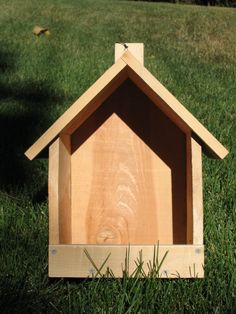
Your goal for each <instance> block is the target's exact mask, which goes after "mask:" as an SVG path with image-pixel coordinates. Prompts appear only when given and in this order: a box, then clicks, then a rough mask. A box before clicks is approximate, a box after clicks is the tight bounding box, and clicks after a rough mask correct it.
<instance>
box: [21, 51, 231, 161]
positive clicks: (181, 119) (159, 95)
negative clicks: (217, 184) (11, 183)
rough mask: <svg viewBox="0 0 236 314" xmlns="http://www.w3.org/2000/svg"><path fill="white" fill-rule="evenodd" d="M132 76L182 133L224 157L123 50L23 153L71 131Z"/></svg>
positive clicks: (30, 154) (205, 132)
mask: <svg viewBox="0 0 236 314" xmlns="http://www.w3.org/2000/svg"><path fill="white" fill-rule="evenodd" d="M128 78H129V79H131V80H132V81H133V82H134V83H135V84H136V85H137V86H138V87H139V88H140V89H141V90H142V91H143V93H144V94H146V95H147V96H148V97H149V98H150V99H151V100H152V101H153V102H154V104H156V105H157V106H158V107H159V108H160V109H161V110H162V111H163V112H164V113H165V114H166V115H167V116H168V117H169V118H170V119H171V120H172V121H174V123H175V124H176V125H178V126H179V127H180V128H181V129H182V130H183V131H184V132H185V133H190V132H193V134H195V135H196V137H197V139H198V140H199V141H200V144H201V145H202V146H204V147H205V149H206V151H207V152H208V153H210V155H211V156H212V157H214V158H221V159H223V158H224V157H225V156H226V155H227V154H228V151H227V149H226V148H225V147H224V146H223V145H222V144H221V143H220V142H219V141H218V140H217V139H216V138H215V137H214V136H213V135H212V134H211V133H210V132H209V131H208V130H207V129H206V128H205V127H204V126H203V125H202V124H201V123H200V122H199V121H198V120H197V119H196V118H195V117H194V116H193V115H192V114H191V113H190V112H189V111H188V110H187V109H186V108H185V107H184V106H183V105H182V104H181V103H180V102H179V101H178V100H177V99H176V98H175V97H174V96H173V95H172V94H171V93H170V92H169V91H168V90H167V89H166V88H165V87H164V86H163V85H162V84H161V83H160V82H159V81H158V80H157V79H156V78H155V77H154V76H153V75H152V74H151V73H150V72H149V71H148V70H147V69H146V68H145V67H144V66H143V65H142V64H141V63H139V61H138V60H137V59H136V58H135V57H134V56H133V55H132V54H131V53H130V52H129V51H128V50H126V51H125V53H124V54H123V56H122V57H121V58H120V59H118V60H117V62H115V63H114V64H113V65H112V66H111V67H110V68H109V69H108V70H107V71H106V72H105V73H104V74H103V75H102V76H101V77H100V78H99V79H98V80H97V81H96V82H95V83H94V84H93V85H92V86H91V87H90V88H89V89H88V90H87V91H86V92H85V93H84V94H83V95H82V96H81V97H80V98H79V99H78V100H76V101H75V103H74V104H73V105H72V106H71V107H69V109H68V110H67V111H65V112H64V114H62V115H61V116H60V117H59V118H58V119H57V120H56V122H54V123H53V124H52V126H51V127H50V128H49V129H48V130H47V131H46V132H45V133H44V134H43V135H42V136H41V137H40V138H39V139H38V140H37V141H36V142H35V143H34V144H33V145H32V146H31V147H30V148H29V149H28V150H27V151H26V152H25V155H26V156H27V157H28V158H29V159H30V160H32V159H34V158H35V157H36V156H37V155H38V154H39V153H40V152H41V151H42V150H43V149H44V148H45V147H46V146H48V145H49V144H50V143H51V142H52V141H53V140H54V139H55V138H56V137H57V136H59V134H60V133H61V132H66V133H67V134H68V133H69V134H72V133H73V132H74V131H75V129H76V128H78V127H79V126H80V125H81V124H82V123H83V122H84V121H85V120H86V119H87V118H88V117H89V116H90V115H91V114H92V113H93V112H94V111H95V110H96V109H97V108H98V107H99V106H100V105H101V104H102V103H103V102H104V100H105V99H107V98H108V97H109V96H110V95H111V94H112V93H113V92H114V90H115V89H117V87H119V86H120V85H121V84H122V83H123V82H124V81H125V80H126V79H128Z"/></svg>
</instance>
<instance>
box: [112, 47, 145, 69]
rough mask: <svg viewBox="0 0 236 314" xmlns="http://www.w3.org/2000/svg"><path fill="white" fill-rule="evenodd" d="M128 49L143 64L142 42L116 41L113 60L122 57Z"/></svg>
mask: <svg viewBox="0 0 236 314" xmlns="http://www.w3.org/2000/svg"><path fill="white" fill-rule="evenodd" d="M126 47H127V48H126ZM126 50H128V51H129V52H130V53H132V55H133V56H134V57H135V58H136V59H137V60H138V61H139V62H140V63H141V64H142V65H143V64H144V45H143V43H125V45H124V44H123V43H116V44H115V62H116V61H117V60H118V59H119V58H121V57H122V55H123V54H124V53H125V51H126Z"/></svg>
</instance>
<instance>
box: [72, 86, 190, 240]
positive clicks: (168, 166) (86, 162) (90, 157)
mask: <svg viewBox="0 0 236 314" xmlns="http://www.w3.org/2000/svg"><path fill="white" fill-rule="evenodd" d="M136 108H139V110H136V111H135V109H136ZM134 112H135V114H134ZM171 142H174V143H175V145H172V144H171ZM185 142H186V139H185V134H184V133H183V132H181V131H180V130H179V129H178V128H177V127H176V126H175V125H174V124H173V123H172V122H171V121H170V120H169V119H168V118H167V117H166V116H165V115H164V114H163V113H162V112H161V111H160V110H159V109H158V108H156V106H155V105H154V104H153V103H152V102H151V101H150V100H149V98H147V97H146V96H145V95H144V94H143V93H142V92H141V91H140V90H139V89H138V88H137V87H136V86H135V85H134V84H133V83H132V82H131V81H127V82H125V83H124V84H123V85H122V86H120V87H119V89H117V91H116V92H115V93H114V94H113V95H112V96H111V97H110V98H109V99H108V100H107V101H106V102H105V103H104V104H103V105H102V106H101V107H100V108H99V109H98V110H97V111H96V113H94V114H93V115H92V116H91V117H90V118H89V119H88V120H87V121H86V122H85V123H84V124H83V125H82V126H81V127H80V128H78V130H77V131H76V132H75V133H74V134H73V136H72V157H71V167H72V170H71V176H72V230H73V231H72V234H73V239H72V243H75V244H77V243H81V244H84V243H90V244H96V243H113V244H128V243H130V244H154V243H157V242H158V241H159V243H160V244H172V243H178V244H183V243H186V177H185V174H186V170H185V168H186V156H185V154H186V147H185ZM85 169H86V171H85Z"/></svg>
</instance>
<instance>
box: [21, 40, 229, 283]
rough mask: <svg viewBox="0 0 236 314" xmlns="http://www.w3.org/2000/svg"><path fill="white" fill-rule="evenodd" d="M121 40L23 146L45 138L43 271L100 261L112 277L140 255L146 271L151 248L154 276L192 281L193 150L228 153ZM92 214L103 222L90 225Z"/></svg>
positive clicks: (198, 219)
mask: <svg viewBox="0 0 236 314" xmlns="http://www.w3.org/2000/svg"><path fill="white" fill-rule="evenodd" d="M127 45H128V49H126V48H124V47H123V46H122V45H120V44H119V45H116V55H115V64H114V65H113V66H112V67H111V68H110V69H108V70H107V71H106V72H105V73H104V74H103V75H102V76H101V77H100V78H99V79H98V80H97V82H95V84H94V85H93V86H91V87H90V88H89V89H88V90H87V91H86V92H85V93H84V94H83V95H82V96H81V97H80V98H79V99H78V100H77V101H76V102H75V103H74V104H73V105H72V106H71V107H70V108H69V109H68V110H67V111H66V112H65V113H64V114H63V115H62V116H61V117H60V118H59V119H58V120H57V121H56V122H55V123H54V124H53V125H52V126H51V127H50V128H49V129H48V130H47V131H46V132H45V133H44V134H43V135H42V136H41V137H40V138H39V139H38V140H37V141H36V142H35V144H34V145H32V147H30V148H29V149H28V150H27V152H26V156H27V157H28V158H29V159H33V158H35V157H36V156H37V155H38V154H39V153H40V152H41V151H42V150H43V149H44V148H45V147H47V146H48V145H50V146H49V177H48V178H49V179H48V180H49V181H48V186H49V276H51V277H87V276H97V275H99V276H100V275H103V274H105V273H106V269H107V267H109V268H110V269H111V270H112V272H113V273H114V276H115V277H121V276H122V267H123V269H124V265H125V263H126V267H128V268H129V272H130V273H132V272H133V271H134V269H135V265H136V264H135V261H137V259H138V258H139V257H140V256H141V255H142V258H143V262H144V263H143V267H144V271H145V272H146V273H147V272H148V266H147V265H148V263H150V261H153V256H154V254H155V250H157V249H158V252H159V256H158V257H159V261H161V260H162V258H163V257H165V258H164V261H163V263H162V265H161V268H160V271H159V277H160V278H176V277H181V278H192V277H198V278H202V277H203V276H204V270H203V265H204V244H203V199H202V198H203V195H202V147H203V148H204V150H206V151H207V152H208V153H209V155H211V156H212V157H214V158H224V157H225V156H226V155H227V153H228V151H227V150H226V148H225V147H224V146H223V145H222V144H221V143H219V142H218V141H217V139H216V138H215V137H214V136H213V135H212V134H211V133H210V132H209V131H208V130H207V129H206V128H205V127H204V126H203V125H202V124H201V123H200V122H199V121H198V120H197V119H196V118H195V117H194V116H193V115H192V114H191V113H190V112H189V111H187V109H186V108H185V107H184V106H183V105H182V104H180V103H179V102H178V100H177V99H176V98H175V97H174V96H173V95H172V94H171V93H170V92H169V91H168V90H167V89H166V88H165V87H164V86H163V85H162V84H161V83H160V82H159V81H158V80H157V79H156V78H154V77H153V76H152V74H151V73H150V72H149V71H148V70H147V69H145V67H144V66H143V45H142V44H141V45H139V44H127ZM132 53H133V54H132ZM134 55H135V56H136V57H137V58H135V56H134ZM136 108H138V110H136ZM146 121H148V122H146ZM142 123H143V124H144V123H146V125H145V127H143V126H142ZM163 130H164V131H163ZM162 131H163V132H164V134H165V136H164V138H162V136H161V135H160V134H162ZM172 142H173V143H174V144H175V146H174V145H173V143H172ZM50 143H51V144H50ZM109 143H111V147H109ZM114 143H115V144H114ZM107 145H108V146H107ZM96 147H97V148H96ZM122 147H125V150H124V149H123V148H122ZM173 147H174V149H173ZM116 151H117V152H116ZM109 156H110V157H109ZM130 156H131V157H130ZM91 158H92V159H91ZM127 158H129V160H130V161H129V165H130V166H129V167H130V168H129V167H128V168H127ZM99 160H100V161H99ZM103 164H105V165H106V167H103V166H102V165H103ZM114 165H115V167H116V165H117V167H118V168H119V167H120V168H119V169H120V170H118V172H117V169H118V168H117V169H116V168H114ZM122 165H123V166H122ZM124 165H126V166H125V168H124ZM133 165H135V167H136V168H135V167H134V166H133ZM122 167H123V168H122ZM108 169H110V170H108ZM135 169H136V170H137V171H136V170H135ZM99 171H100V172H99ZM122 171H123V173H125V174H126V175H125V177H124V176H122V175H120V173H121V172H122ZM149 171H150V172H149ZM109 176H111V177H109ZM94 178H95V179H94ZM104 178H106V179H104ZM124 178H125V179H124ZM180 178H182V179H181V180H180ZM91 182H93V184H91ZM124 182H126V183H125V185H124ZM150 182H151V183H150ZM81 185H84V186H85V188H82V189H81V188H80V186H81ZM112 185H115V189H116V187H118V190H119V193H118V194H117V195H116V196H115V197H116V199H117V200H115V203H114V201H112V197H111V196H113V194H116V190H114V189H113V188H110V187H112ZM134 185H136V187H135V188H133V187H132V186H134ZM104 191H105V192H104ZM113 191H115V192H114V193H113ZM122 191H123V192H122ZM127 193H128V194H129V196H128V198H127V197H126V198H124V195H125V194H126V195H127ZM77 194H78V195H79V198H78V197H77ZM140 195H141V198H140ZM91 197H92V199H93V201H92V204H93V207H92V211H91V210H88V208H91ZM89 198H90V201H89ZM113 198H114V197H113ZM116 202H117V203H116ZM94 204H95V205H94ZM99 204H100V205H99ZM114 204H115V205H114ZM117 204H118V205H117ZM78 206H79V207H78ZM94 206H95V207H94ZM99 206H100V207H99ZM109 206H110V207H109ZM121 207H122V208H121ZM114 208H115V209H114ZM124 208H125V214H124ZM120 213H121V214H120ZM98 215H100V218H99V219H100V221H103V219H104V221H106V223H104V225H105V227H103V224H101V223H98V224H97V225H96V226H94V225H93V220H94V219H95V218H93V217H97V216H98ZM112 215H113V216H112ZM145 215H146V216H145ZM123 216H124V217H123ZM88 217H90V218H88ZM91 217H92V218H91ZM106 217H107V219H106ZM119 217H121V220H119V219H120V218H119ZM91 219H92V220H91ZM96 219H97V218H96ZM145 220H147V221H148V223H147V226H146V228H147V229H146V230H147V231H145V227H144V223H143V222H144V221H145ZM155 221H157V224H156V225H155ZM130 222H131V223H130ZM153 222H154V224H153ZM106 224H107V225H106ZM127 226H128V227H127ZM86 228H87V229H86ZM99 228H100V229H101V230H100V229H99ZM116 228H117V230H118V231H117V230H116ZM148 228H149V230H148ZM142 229H143V230H144V231H143V230H142ZM156 229H157V230H156ZM99 230H100V231H99ZM124 230H125V231H124ZM139 230H140V231H139ZM150 230H151V232H150ZM123 231H124V233H123V234H122V232H123ZM119 232H121V234H120V233H119ZM147 232H148V233H149V234H150V235H148V236H147V237H146V233H147ZM155 232H156V233H155ZM137 234H138V236H137ZM97 235H99V237H98V236H97ZM127 252H128V253H129V254H128V255H129V259H128V261H127ZM140 254H141V255H140ZM92 261H93V262H92ZM103 264H104V265H103ZM94 265H97V267H98V269H100V267H101V265H103V267H102V269H100V270H99V272H98V271H97V270H96V268H95V267H94ZM122 265H123V266H122Z"/></svg>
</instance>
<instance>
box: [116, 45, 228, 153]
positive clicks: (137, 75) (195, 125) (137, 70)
mask: <svg viewBox="0 0 236 314" xmlns="http://www.w3.org/2000/svg"><path fill="white" fill-rule="evenodd" d="M121 58H122V60H123V61H124V62H125V63H126V64H127V65H128V73H129V77H130V78H131V79H132V80H133V81H134V82H135V83H136V84H137V85H138V86H139V87H140V88H141V89H142V90H143V92H144V93H146V94H147V95H148V96H149V97H151V99H152V100H153V101H154V102H155V103H156V105H157V106H160V108H161V109H162V110H163V111H164V112H166V114H167V115H168V116H170V117H171V118H172V119H174V120H175V121H176V122H177V123H178V121H181V125H185V126H186V127H187V129H188V128H190V129H191V130H192V131H193V132H194V133H195V134H197V136H198V137H199V138H200V139H201V140H202V141H203V143H204V144H205V145H206V148H207V150H209V151H210V153H211V154H212V155H213V157H215V158H222V159H223V158H224V157H225V156H226V155H227V154H228V151H227V149H226V148H225V147H224V146H223V145H222V144H221V143H220V142H219V141H218V140H217V139H216V138H215V137H214V136H213V135H212V134H211V133H210V132H209V131H208V130H207V129H206V128H205V127H204V126H203V125H202V124H201V123H200V122H199V121H198V120H197V119H196V118H195V117H194V116H193V115H192V114H191V113H190V112H189V111H188V110H187V109H186V108H185V107H184V106H183V105H182V104H181V103H180V102H179V101H178V100H177V99H176V98H175V97H174V96H173V95H172V94H171V93H170V92H169V91H168V90H167V89H166V88H165V87H164V86H163V85H162V84H161V83H160V82H159V81H158V80H157V79H156V78H155V77H154V76H153V75H152V74H151V73H150V72H149V71H148V70H147V69H146V68H145V67H143V66H142V65H141V64H140V63H139V62H138V61H137V60H136V59H135V58H134V57H133V55H132V54H131V53H130V52H129V51H128V50H127V51H126V52H125V53H124V54H123V56H122V57H121ZM163 104H164V105H163Z"/></svg>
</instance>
